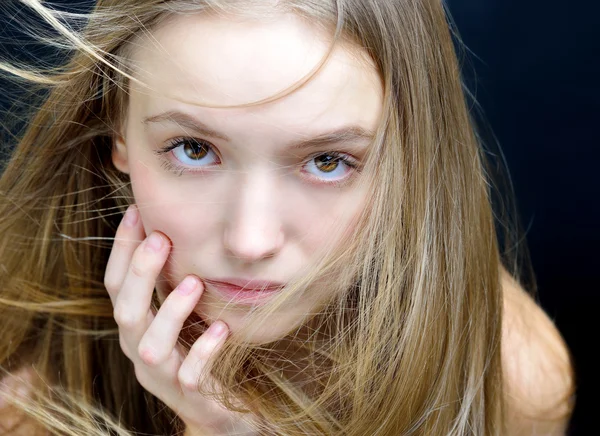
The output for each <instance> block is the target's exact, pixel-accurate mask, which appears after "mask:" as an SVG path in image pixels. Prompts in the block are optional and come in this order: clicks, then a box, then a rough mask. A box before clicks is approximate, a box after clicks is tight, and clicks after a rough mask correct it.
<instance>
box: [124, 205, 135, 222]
mask: <svg viewBox="0 0 600 436" xmlns="http://www.w3.org/2000/svg"><path fill="white" fill-rule="evenodd" d="M137 219H138V214H137V207H135V206H134V205H133V204H132V205H131V206H129V207H128V208H127V211H126V212H125V216H124V217H123V222H124V223H125V225H126V226H127V227H133V226H135V224H136V223H137Z"/></svg>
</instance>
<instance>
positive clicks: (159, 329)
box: [138, 275, 203, 366]
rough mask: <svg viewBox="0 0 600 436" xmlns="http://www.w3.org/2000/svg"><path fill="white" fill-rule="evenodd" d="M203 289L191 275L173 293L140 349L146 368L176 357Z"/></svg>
mask: <svg viewBox="0 0 600 436" xmlns="http://www.w3.org/2000/svg"><path fill="white" fill-rule="evenodd" d="M202 290H203V286H202V282H201V281H200V280H199V279H198V278H197V277H195V276H191V275H190V276H187V277H186V278H185V279H183V281H182V282H181V283H180V284H179V285H178V286H177V287H176V288H175V290H173V292H171V293H170V294H169V296H168V297H167V299H166V300H165V301H164V303H163V304H162V305H161V307H160V310H159V311H158V313H157V314H156V315H155V316H154V320H153V321H152V324H150V327H148V330H147V331H146V333H144V336H143V337H142V339H141V341H140V344H139V346H138V353H139V355H140V357H141V359H142V361H144V363H146V365H150V366H156V365H160V364H162V363H163V362H165V361H166V360H167V359H169V358H170V357H171V356H172V354H173V350H174V348H175V344H176V343H177V340H178V339H179V333H180V332H181V328H182V327H183V323H184V322H185V320H186V319H187V318H188V316H190V314H191V313H192V311H193V310H194V308H195V307H196V304H197V303H198V300H199V299H200V296H201V295H202Z"/></svg>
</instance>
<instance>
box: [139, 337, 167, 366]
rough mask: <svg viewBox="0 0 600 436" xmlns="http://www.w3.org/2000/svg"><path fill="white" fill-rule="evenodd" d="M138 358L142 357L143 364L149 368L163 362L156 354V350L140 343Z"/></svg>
mask: <svg viewBox="0 0 600 436" xmlns="http://www.w3.org/2000/svg"><path fill="white" fill-rule="evenodd" d="M138 356H139V357H140V359H141V360H142V362H144V363H145V364H146V365H148V366H156V365H158V364H159V363H160V361H161V360H162V359H161V358H160V355H159V354H158V353H157V352H156V350H154V348H152V347H150V346H148V345H146V344H144V343H140V345H139V347H138Z"/></svg>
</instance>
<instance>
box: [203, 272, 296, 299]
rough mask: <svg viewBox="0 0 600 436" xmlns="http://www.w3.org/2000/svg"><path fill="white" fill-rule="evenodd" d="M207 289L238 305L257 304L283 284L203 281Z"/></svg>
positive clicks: (278, 289)
mask: <svg viewBox="0 0 600 436" xmlns="http://www.w3.org/2000/svg"><path fill="white" fill-rule="evenodd" d="M204 282H205V283H206V285H207V287H208V288H209V289H211V290H213V291H215V292H216V293H217V294H219V295H220V296H221V297H222V298H225V299H228V300H229V301H233V302H236V303H240V304H253V305H255V304H257V303H260V302H262V301H266V300H268V299H269V298H271V297H272V296H273V295H274V294H275V293H277V292H278V291H280V290H281V289H282V288H283V287H284V286H285V284H284V283H280V282H273V281H269V280H254V279H253V280H247V279H237V278H227V279H220V280H216V279H204Z"/></svg>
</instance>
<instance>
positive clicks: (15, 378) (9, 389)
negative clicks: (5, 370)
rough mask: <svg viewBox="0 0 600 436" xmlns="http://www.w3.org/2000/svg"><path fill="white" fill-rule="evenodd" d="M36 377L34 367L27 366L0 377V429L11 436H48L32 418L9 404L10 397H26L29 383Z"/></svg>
mask: <svg viewBox="0 0 600 436" xmlns="http://www.w3.org/2000/svg"><path fill="white" fill-rule="evenodd" d="M34 377H35V372H34V371H33V369H31V368H29V367H27V368H23V369H20V370H18V371H15V372H14V373H12V374H10V375H7V376H2V377H0V431H1V432H2V434H10V435H11V436H33V435H35V436H47V435H48V433H47V432H46V431H44V430H41V429H40V428H39V426H37V425H35V424H34V423H33V422H32V421H31V420H29V419H27V417H26V416H25V415H24V414H23V412H20V411H19V410H17V409H16V408H15V407H14V406H12V405H11V404H9V401H7V399H8V398H26V397H27V396H28V395H29V390H28V384H29V383H30V382H31V381H32V380H33V378H34ZM6 432H8V433H6Z"/></svg>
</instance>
